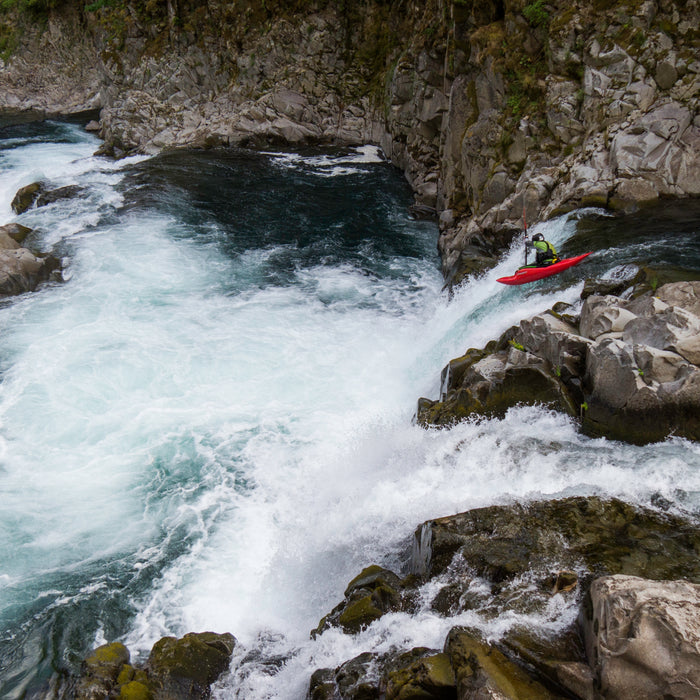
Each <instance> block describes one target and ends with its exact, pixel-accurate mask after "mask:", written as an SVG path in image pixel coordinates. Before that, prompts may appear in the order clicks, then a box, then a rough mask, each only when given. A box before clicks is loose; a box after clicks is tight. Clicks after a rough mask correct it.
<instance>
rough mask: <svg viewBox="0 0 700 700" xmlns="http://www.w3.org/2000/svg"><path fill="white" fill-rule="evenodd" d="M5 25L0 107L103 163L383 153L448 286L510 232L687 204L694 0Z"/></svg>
mask: <svg viewBox="0 0 700 700" xmlns="http://www.w3.org/2000/svg"><path fill="white" fill-rule="evenodd" d="M52 5H54V7H53V8H52V9H51V10H43V11H40V10H38V9H37V8H36V7H35V10H34V13H33V14H27V12H26V11H24V12H20V11H19V10H14V11H9V13H8V12H7V11H6V12H5V14H0V49H1V50H2V51H1V52H0V55H1V56H2V59H1V60H2V64H1V65H0V109H13V110H18V111H25V110H29V109H34V110H38V111H40V112H43V113H56V112H58V113H66V112H75V111H79V110H84V109H90V108H97V107H99V108H100V109H101V112H100V123H99V128H100V134H101V136H102V137H103V139H104V147H103V152H104V153H105V154H109V155H114V156H117V157H120V156H123V155H126V154H129V153H133V152H144V153H155V152H158V151H160V150H162V149H164V148H171V147H178V146H194V147H212V146H241V145H242V146H266V145H269V144H285V145H287V144H292V145H302V144H338V143H339V144H362V143H377V144H380V145H381V146H382V148H383V149H384V152H385V153H386V154H387V156H388V157H389V158H390V159H391V161H392V162H393V163H394V164H396V165H397V166H398V167H400V168H402V169H403V171H404V172H405V174H406V177H407V179H408V181H409V182H410V184H411V186H412V187H413V190H414V192H415V199H416V205H417V206H416V212H417V213H419V214H424V215H435V216H436V217H437V218H438V220H439V223H440V236H439V242H438V246H439V250H440V253H441V256H442V261H443V273H444V275H445V279H446V281H447V282H448V283H450V284H456V283H458V282H459V281H460V280H461V279H463V277H464V276H465V275H468V274H469V273H470V272H473V271H477V270H480V269H483V268H484V267H485V266H488V265H490V264H492V263H493V262H494V260H495V256H496V255H497V253H498V252H499V251H500V250H501V249H502V247H503V246H504V245H506V244H507V243H508V242H509V241H510V240H511V238H512V236H513V235H514V234H515V233H516V232H517V231H518V230H519V229H520V228H521V227H522V221H523V216H525V217H526V220H527V222H528V224H532V223H534V222H535V221H537V220H541V219H545V218H547V217H550V216H552V215H554V214H556V213H560V212H563V211H566V210H570V209H573V208H576V207H581V206H603V207H608V208H611V209H621V210H628V209H632V208H635V207H637V206H640V205H642V204H644V203H645V202H651V201H654V200H657V199H658V198H659V197H685V196H694V195H700V111H699V107H698V104H699V95H700V60H699V59H698V56H699V48H700V31H699V30H698V27H700V5H699V3H698V0H660V1H657V0H644V1H640V0H629V1H628V2H611V1H610V0H592V1H590V0H589V1H588V2H585V1H583V0H573V1H571V2H563V1H562V0H552V1H551V2H544V1H543V0H535V1H534V2H531V3H529V2H526V1H525V0H492V1H491V2H480V3H477V2H474V1H473V0H451V1H450V0H444V1H443V0H430V1H429V2H427V3H418V2H415V1H414V0H393V2H391V1H388V0H365V1H364V2H358V3H349V2H347V1H346V0H325V1H324V0H317V1H316V2H306V3H301V2H289V3H281V2H279V3H278V2H275V1H274V0H269V1H268V2H265V3H262V4H254V3H250V2H249V1H248V0H239V1H238V2H228V3H227V2H218V1H217V0H210V1H209V2H198V1H196V0H189V1H188V0H151V1H150V2H146V3H129V2H126V1H124V0H111V1H109V0H98V2H95V3H93V4H92V5H88V6H85V7H83V5H81V4H77V3H75V2H73V1H72V0H64V1H63V2H58V3H52Z"/></svg>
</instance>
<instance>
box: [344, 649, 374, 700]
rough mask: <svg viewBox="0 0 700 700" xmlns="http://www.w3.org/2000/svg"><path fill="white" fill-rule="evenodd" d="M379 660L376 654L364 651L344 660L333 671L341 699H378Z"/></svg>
mask: <svg viewBox="0 0 700 700" xmlns="http://www.w3.org/2000/svg"><path fill="white" fill-rule="evenodd" d="M380 661H381V657H380V656H379V655H378V654H373V653H370V652H366V653H364V654H360V655H359V656H356V657H355V658H354V659H350V661H346V662H345V663H344V664H342V665H341V666H340V667H338V669H337V670H336V672H335V675H334V679H335V684H336V687H337V689H338V694H339V695H340V697H341V698H342V699H343V700H379V698H380V689H379V674H378V672H377V666H378V664H379V662H380Z"/></svg>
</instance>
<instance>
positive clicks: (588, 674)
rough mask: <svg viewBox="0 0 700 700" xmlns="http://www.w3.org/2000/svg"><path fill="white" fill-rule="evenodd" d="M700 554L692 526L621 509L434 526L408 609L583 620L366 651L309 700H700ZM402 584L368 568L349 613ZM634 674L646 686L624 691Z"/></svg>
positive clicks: (528, 509)
mask: <svg viewBox="0 0 700 700" xmlns="http://www.w3.org/2000/svg"><path fill="white" fill-rule="evenodd" d="M699 543H700V532H699V531H698V528H697V526H696V525H695V524H694V523H692V522H690V521H687V520H684V519H683V518H680V517H677V516H673V515H670V514H665V513H660V512H658V511H654V510H652V509H647V508H639V507H635V506H631V505H629V504H626V503H623V502H622V501H619V500H615V499H613V500H603V499H600V498H582V497H578V498H565V499H561V500H554V501H542V502H534V503H529V504H515V505H512V506H492V507H486V508H479V509H475V510H472V511H468V512H466V513H460V514H457V515H453V516H447V517H444V518H439V519H436V520H432V521H428V522H427V523H424V524H423V525H422V526H421V527H420V528H418V530H417V531H416V533H415V537H414V554H413V560H412V565H411V569H412V574H411V576H409V577H407V578H405V579H404V580H403V583H402V587H401V591H402V592H401V595H402V596H403V597H404V598H405V599H407V600H408V599H410V598H411V591H413V592H414V594H413V597H414V599H415V600H414V603H413V604H414V605H417V604H418V603H417V600H418V599H419V598H421V599H422V604H424V605H425V604H428V605H430V607H431V608H432V609H433V610H434V611H437V612H439V613H440V614H442V615H445V616H452V615H458V614H460V613H465V612H467V611H471V612H472V614H473V615H474V617H473V618H472V619H474V620H478V619H480V618H481V619H482V620H483V621H488V620H493V619H494V618H498V616H499V615H506V616H508V615H512V614H514V613H516V614H521V615H527V616H533V618H534V617H536V616H538V615H544V614H546V613H545V611H546V610H550V611H552V610H554V609H555V607H556V606H555V607H552V598H553V597H555V596H565V597H566V600H568V601H571V602H574V603H575V604H576V605H577V606H579V610H580V615H579V620H578V621H577V622H575V623H573V624H572V625H571V626H570V627H569V629H567V630H566V631H563V632H559V633H557V634H550V635H543V634H542V633H541V632H537V631H532V630H530V629H526V628H523V627H519V626H514V627H512V628H510V629H509V631H507V632H506V633H504V634H503V635H502V636H501V638H500V639H499V641H497V642H493V641H492V642H489V641H487V640H485V639H484V637H483V634H482V633H481V632H480V631H479V629H477V628H466V627H462V626H455V627H453V628H452V629H451V631H450V632H449V634H448V635H447V637H446V639H445V642H444V646H443V648H442V649H425V648H416V649H405V650H400V649H399V650H396V651H392V652H391V653H376V652H372V651H367V652H365V653H363V654H360V655H359V656H357V657H355V658H353V659H350V660H348V661H346V662H344V663H343V664H341V665H339V666H338V667H337V668H328V669H319V670H317V671H316V672H315V673H314V674H313V675H312V677H311V682H310V687H309V695H308V697H309V698H311V699H312V700H325V699H330V698H341V699H343V700H350V699H353V700H356V699H359V698H381V697H386V698H397V699H398V698H405V697H421V698H435V699H436V700H437V699H438V698H464V699H468V700H469V699H475V700H476V699H477V698H478V699H483V698H494V699H495V698H499V699H502V698H512V699H513V700H517V699H522V698H538V699H543V698H564V697H566V698H572V697H573V698H581V699H585V700H593V698H610V699H611V700H612V699H613V698H626V697H629V696H628V695H626V694H625V692H626V691H625V688H626V687H627V688H629V687H637V685H639V684H643V683H645V682H647V681H648V684H647V687H646V690H645V691H644V692H642V694H641V695H640V697H643V698H646V697H649V698H651V697H654V696H653V691H659V694H657V695H656V696H655V697H662V696H664V697H669V698H685V697H691V695H688V694H687V692H688V689H692V688H693V685H692V684H693V683H694V682H696V680H695V676H694V674H696V673H697V668H698V663H699V662H700V645H698V643H697V624H698V619H697V616H698V609H697V600H696V599H697V595H698V584H699V583H700V567H699V566H698V562H697V557H696V555H695V552H696V548H697V546H698V544H699ZM391 576H394V579H395V581H398V577H396V576H395V575H391V574H390V573H389V572H387V571H386V570H385V569H381V568H380V567H377V566H375V567H369V568H368V569H366V570H365V571H364V572H362V574H360V575H359V576H358V577H356V579H354V582H353V583H351V584H350V585H349V586H348V591H347V592H346V602H348V603H351V598H352V595H353V592H354V591H356V590H357V587H358V586H360V587H361V586H362V585H365V584H366V585H370V586H371V585H375V584H376V583H377V582H378V581H379V580H380V579H383V580H386V579H387V578H391ZM641 576H644V577H647V578H640V577H641ZM682 578H685V579H687V580H681V579H682ZM650 579H657V580H650ZM426 582H430V591H431V592H432V599H429V600H427V601H426V600H425V595H426V594H425V591H424V592H423V593H422V595H421V596H417V595H415V592H416V591H418V589H419V588H420V587H421V586H422V584H424V583H426ZM589 591H590V593H589ZM684 598H685V600H684ZM657 605H658V608H657V607H656V606H657ZM389 612H396V609H393V610H389V609H387V610H386V611H385V612H384V613H383V614H387V613H389ZM326 619H327V620H329V619H330V617H329V618H326ZM377 619H378V618H377ZM331 624H332V625H333V626H340V625H339V622H338V620H337V619H336V620H335V621H333V622H331ZM357 631H358V630H346V632H347V633H349V634H354V633H356V632H357ZM584 637H585V644H584ZM652 647H654V648H655V653H648V652H649V650H650V649H651V648H652ZM635 663H639V664H640V665H639V675H638V677H637V678H636V679H635V681H634V683H633V684H632V685H628V686H626V685H625V684H626V683H627V681H628V680H629V677H630V674H633V673H634V668H635ZM640 692H641V691H640ZM664 693H667V695H664Z"/></svg>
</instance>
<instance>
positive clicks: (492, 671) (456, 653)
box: [445, 627, 563, 700]
mask: <svg viewBox="0 0 700 700" xmlns="http://www.w3.org/2000/svg"><path fill="white" fill-rule="evenodd" d="M445 652H446V654H447V655H448V657H449V659H450V661H451V664H452V667H453V668H454V673H455V678H456V684H457V692H458V693H459V697H462V698H469V697H485V698H486V697H494V698H495V697H497V698H501V699H503V700H555V699H556V698H562V697H563V696H561V695H556V694H554V693H552V692H550V691H549V690H548V689H547V688H546V687H545V686H544V685H542V684H541V683H539V682H538V681H536V680H535V679H533V678H532V677H531V676H530V675H529V674H528V673H526V672H525V671H524V670H523V669H522V668H520V667H519V666H518V665H516V664H515V663H513V662H512V661H511V660H510V659H508V658H507V657H506V656H505V655H504V654H503V653H502V652H500V651H499V650H498V649H497V648H495V647H494V646H492V645H490V644H487V643H486V642H485V641H483V640H482V639H481V638H480V636H479V633H478V632H476V631H472V630H468V629H466V628H462V627H455V628H453V629H452V630H450V633H449V635H448V636H447V641H446V642H445ZM477 693H478V695H477Z"/></svg>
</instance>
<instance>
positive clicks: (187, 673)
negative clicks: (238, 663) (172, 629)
mask: <svg viewBox="0 0 700 700" xmlns="http://www.w3.org/2000/svg"><path fill="white" fill-rule="evenodd" d="M235 645H236V639H235V638H234V637H233V635H231V634H215V633H213V632H202V633H197V634H196V633H190V634H186V635H185V636H184V637H182V638H181V639H176V638H175V637H164V638H163V639H161V640H160V641H158V642H156V644H155V645H154V646H153V649H152V650H151V653H150V656H149V657H148V663H147V667H146V668H147V672H148V679H149V683H150V685H151V687H152V688H153V696H154V698H155V700H161V699H162V700H166V698H167V700H195V699H196V698H208V697H209V695H210V685H211V684H212V683H213V682H214V681H215V680H216V679H217V678H218V677H219V676H220V675H221V674H222V673H223V672H224V671H226V670H227V669H228V666H229V663H230V661H231V654H232V653H233V649H234V647H235Z"/></svg>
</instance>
